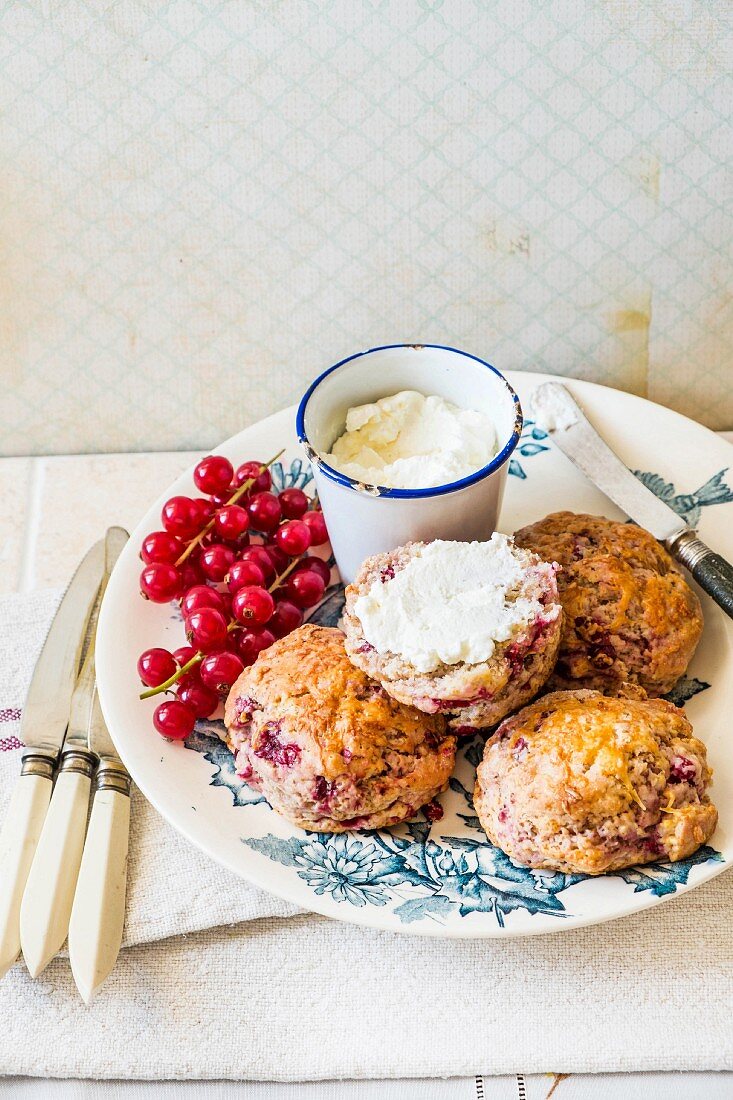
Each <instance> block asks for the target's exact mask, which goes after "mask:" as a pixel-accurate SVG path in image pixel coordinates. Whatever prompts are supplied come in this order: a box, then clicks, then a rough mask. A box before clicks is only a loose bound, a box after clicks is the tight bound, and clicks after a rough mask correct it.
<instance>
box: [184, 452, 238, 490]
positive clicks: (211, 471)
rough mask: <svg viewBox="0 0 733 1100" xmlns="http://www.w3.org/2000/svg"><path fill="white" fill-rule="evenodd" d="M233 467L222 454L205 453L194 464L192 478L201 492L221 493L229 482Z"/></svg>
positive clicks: (232, 474)
mask: <svg viewBox="0 0 733 1100" xmlns="http://www.w3.org/2000/svg"><path fill="white" fill-rule="evenodd" d="M233 477H234V467H233V466H232V464H231V462H230V461H229V459H228V458H224V456H223V455H207V456H206V458H202V459H201V461H200V462H198V463H197V464H196V467H195V469H194V471H193V480H194V483H195V485H196V488H197V489H199V490H200V491H201V492H202V493H207V494H209V495H210V494H211V493H222V492H224V490H225V489H227V488H228V487H229V485H230V484H231V480H232V478H233Z"/></svg>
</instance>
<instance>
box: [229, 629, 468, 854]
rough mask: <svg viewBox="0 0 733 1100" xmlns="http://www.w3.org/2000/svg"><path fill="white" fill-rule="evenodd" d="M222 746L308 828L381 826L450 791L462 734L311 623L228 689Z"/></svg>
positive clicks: (338, 636)
mask: <svg viewBox="0 0 733 1100" xmlns="http://www.w3.org/2000/svg"><path fill="white" fill-rule="evenodd" d="M224 721H225V724H226V729H227V732H226V743H227V745H228V746H229V748H230V749H231V751H232V752H233V753H234V755H235V765H236V769H237V772H238V773H239V774H240V775H241V776H242V778H243V779H246V780H247V782H248V783H250V784H251V785H252V786H254V787H256V788H257V789H258V790H260V791H262V793H263V794H264V796H265V798H266V799H267V801H268V802H269V803H270V805H271V806H272V808H273V810H277V812H278V813H280V814H282V815H283V817H286V818H287V819H288V820H289V821H292V822H294V823H295V824H296V825H299V826H301V827H302V828H304V829H313V830H317V831H319V832H331V833H339V832H344V831H345V830H347V829H378V828H381V827H382V826H386V825H396V824H397V823H398V822H400V821H405V820H406V819H407V818H410V817H413V816H414V815H415V814H416V813H417V811H418V810H419V809H420V807H421V806H424V805H425V804H426V803H429V802H430V801H431V800H432V799H433V798H435V796H436V795H438V794H440V793H441V791H444V790H445V788H446V786H447V784H448V779H449V777H450V775H451V773H452V771H453V766H454V763H455V755H456V739H455V737H454V736H452V735H451V734H449V733H448V732H447V730H446V725H445V720H444V719H443V718H442V717H440V716H438V715H427V714H421V713H420V712H419V711H417V710H414V709H413V708H411V707H406V706H403V705H402V704H401V703H397V702H395V701H394V700H393V699H391V698H390V697H389V696H388V695H387V694H386V693H385V692H384V691H383V690H382V688H381V687H380V686H379V684H377V683H375V682H374V681H372V680H370V679H369V678H368V677H367V676H365V675H364V673H363V672H360V671H359V669H357V668H355V667H354V666H353V665H352V663H351V662H350V661H349V659H348V657H347V656H346V652H345V650H344V636H343V634H342V633H341V631H340V630H335V629H333V628H332V627H322V626H314V625H312V624H308V623H306V624H305V625H304V626H301V627H299V628H298V629H297V630H294V631H293V632H292V633H291V634H288V635H287V636H286V637H285V638H282V639H280V641H277V642H275V643H274V644H273V645H271V646H270V647H269V648H268V649H266V650H264V651H263V652H262V653H261V654H260V655H259V657H258V658H257V660H256V661H255V663H254V664H253V665H251V666H250V667H249V668H247V669H245V671H244V672H243V673H242V675H241V676H240V677H239V679H238V680H237V681H236V683H235V684H234V685H233V686H232V689H231V692H230V693H229V697H228V699H227V702H226V708H225V714H224Z"/></svg>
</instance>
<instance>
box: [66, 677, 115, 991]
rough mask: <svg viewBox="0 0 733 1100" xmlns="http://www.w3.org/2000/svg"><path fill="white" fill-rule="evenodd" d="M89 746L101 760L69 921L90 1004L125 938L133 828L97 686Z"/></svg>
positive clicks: (72, 956)
mask: <svg viewBox="0 0 733 1100" xmlns="http://www.w3.org/2000/svg"><path fill="white" fill-rule="evenodd" d="M89 747H90V748H91V749H93V751H94V752H95V753H96V754H97V756H98V758H99V765H98V767H97V778H96V783H95V793H94V802H93V804H92V815H91V817H90V819H89V828H88V830H87V838H86V841H85V844H84V855H83V856H82V861H81V869H80V871H79V879H78V882H77V884H76V893H75V895H74V907H73V909H72V910H71V922H70V924H69V962H70V963H71V972H72V974H73V975H74V981H75V982H76V987H77V989H78V990H79V992H80V993H81V995H82V997H83V999H84V1001H85V1003H86V1004H89V1002H90V1001H91V999H92V997H94V995H95V994H96V992H97V990H98V989H99V988H100V986H101V985H102V983H103V982H104V981H105V979H106V978H107V977H108V975H109V974H110V972H111V971H112V969H113V967H114V965H115V963H116V961H117V956H118V954H119V951H120V944H121V943H122V930H123V927H124V923H125V896H126V893H127V851H128V843H129V833H130V776H129V774H128V772H127V769H126V768H125V766H124V764H123V763H122V761H121V760H120V758H119V756H118V755H117V750H116V749H115V747H114V744H113V742H112V738H111V737H110V735H109V733H108V731H107V726H106V725H105V721H104V716H103V715H102V708H101V707H100V704H99V696H98V695H97V694H96V692H95V696H94V704H93V707H92V720H91V724H90V726H89Z"/></svg>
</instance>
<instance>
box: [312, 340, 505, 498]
mask: <svg viewBox="0 0 733 1100" xmlns="http://www.w3.org/2000/svg"><path fill="white" fill-rule="evenodd" d="M396 348H413V349H414V350H415V351H421V350H422V349H423V348H432V349H433V350H435V351H450V352H452V353H453V354H454V355H462V356H463V358H464V359H472V360H473V362H474V363H480V364H481V366H482V367H486V369H487V370H490V371H491V372H492V373H493V374H495V375H496V377H497V378H498V379H499V381H500V382H502V383H503V385H504V386H505V388H506V390H507V391H508V393H509V396H510V398H511V400H512V403H513V405H514V425H513V427H512V433H511V435H510V437H509V439H508V441H507V442H506V443H505V444H504V446H503V447H502V449H501V450H500V451H499V452H498V453H497V454H495V455H494V457H493V458H492V460H491V462H489V463H488V464H487V465H486V466H481V467H480V469H478V470H475V471H474V473H472V474H468V475H467V476H466V477H462V478H459V480H458V481H449V482H446V484H445V485H431V486H429V487H428V488H426V489H393V488H391V487H390V486H388V485H370V484H367V483H365V482H363V481H359V480H358V478H355V477H349V475H348V474H344V473H341V471H340V470H337V469H335V468H334V467H333V466H329V464H328V463H327V462H326V461H325V460H324V459H323V458H322V457H321V455H320V454H319V453H318V451H316V450H315V448H314V447H313V444H312V443H311V442H310V440H309V439H308V434H307V432H306V430H305V414H306V409H307V407H308V402H309V401H310V399H311V397H312V395H313V393H314V392H315V391H316V390H317V389H318V387H319V386H320V384H321V382H323V380H324V378H328V376H329V375H330V374H333V372H334V371H337V370H339V369H340V368H341V367H343V366H345V365H346V364H347V363H352V362H353V361H354V359H361V358H363V357H364V356H366V355H373V354H374V353H375V352H377V351H394V350H395V349H396ZM523 425H524V415H523V413H522V406H521V404H520V402H519V397H518V396H517V394H516V393H515V391H514V389H513V388H512V387H511V386H510V385H509V383H508V382H507V380H506V378H505V377H504V375H503V374H502V373H501V371H498V370H497V369H496V367H492V365H491V363H487V362H486V360H485V359H479V357H478V356H477V355H471V354H469V352H467V351H461V350H460V348H452V347H449V346H448V345H447V344H381V345H380V346H379V347H376V348H368V349H367V350H366V351H357V352H356V354H355V355H349V356H348V357H347V358H346V359H341V360H340V361H339V362H338V363H334V365H333V366H332V367H328V368H327V370H324V371H323V373H322V374H319V375H318V377H317V378H315V379H314V380H313V381H312V382H311V384H310V386H309V387H308V389H307V390H306V391H305V393H304V394H303V397H302V398H301V401H300V404H299V405H298V411H297V413H296V414H295V430H296V432H297V435H298V441H299V442H300V444H301V446H302V447H303V450H304V451H305V453H306V455H307V456H308V458H309V460H310V461H311V462H312V463H313V464H314V465H316V466H318V468H319V469H320V470H322V471H323V473H324V475H325V476H326V477H327V478H330V480H331V481H335V482H337V483H338V484H339V485H344V486H345V487H346V488H347V489H353V490H354V492H357V493H367V494H368V495H369V496H378V497H396V498H398V499H401V500H415V499H418V500H419V499H421V498H424V497H439V496H443V495H444V494H445V493H455V492H458V491H459V490H460V489H466V488H467V487H468V486H469V485H474V484H475V483H476V482H477V481H482V480H483V479H484V478H486V477H488V476H489V475H490V474H493V473H494V471H495V470H498V469H500V467H501V466H503V465H504V463H505V462H508V461H509V458H510V457H511V454H512V451H513V450H514V448H515V447H516V446H517V443H518V442H519V437H520V436H521V434H522V427H523Z"/></svg>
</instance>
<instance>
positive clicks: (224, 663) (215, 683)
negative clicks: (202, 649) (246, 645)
mask: <svg viewBox="0 0 733 1100" xmlns="http://www.w3.org/2000/svg"><path fill="white" fill-rule="evenodd" d="M243 671H244V663H243V662H242V659H241V658H240V657H238V656H237V654H236V653H232V652H231V651H230V650H224V651H223V652H222V653H209V655H208V656H207V657H204V659H203V661H202V662H201V682H202V683H203V684H206V686H207V687H208V688H213V690H214V691H217V692H219V694H221V695H224V694H225V693H226V692H228V691H229V689H230V688H231V686H232V684H233V683H234V681H235V680H236V679H237V678H238V677H239V676H241V675H242V672H243Z"/></svg>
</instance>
